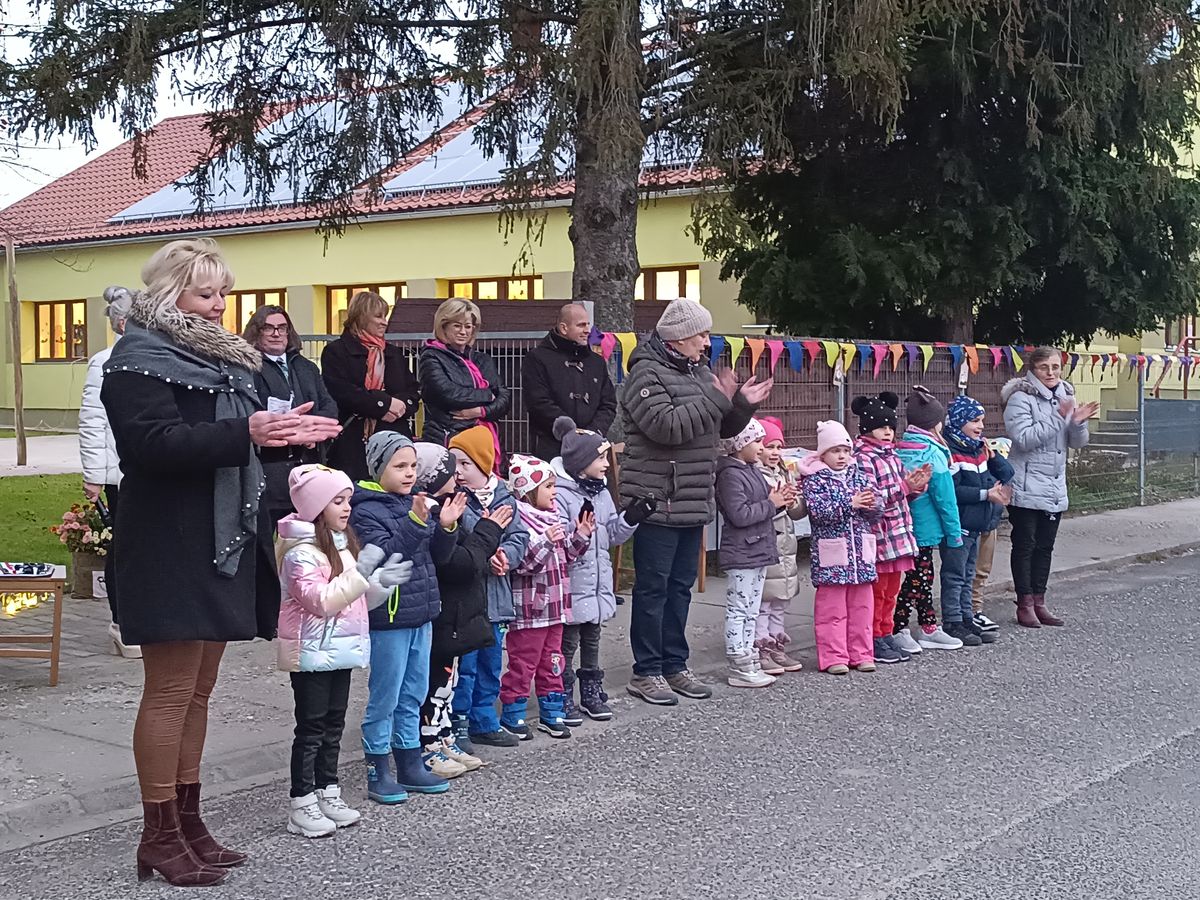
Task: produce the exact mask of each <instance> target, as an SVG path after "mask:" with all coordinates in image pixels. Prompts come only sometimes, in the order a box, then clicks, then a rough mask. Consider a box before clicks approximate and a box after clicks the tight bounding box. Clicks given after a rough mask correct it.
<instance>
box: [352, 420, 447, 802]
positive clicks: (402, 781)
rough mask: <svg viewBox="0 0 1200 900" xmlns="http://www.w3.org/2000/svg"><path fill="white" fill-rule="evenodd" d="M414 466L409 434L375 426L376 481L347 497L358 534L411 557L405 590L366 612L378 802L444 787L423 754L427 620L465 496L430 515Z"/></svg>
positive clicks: (372, 765)
mask: <svg viewBox="0 0 1200 900" xmlns="http://www.w3.org/2000/svg"><path fill="white" fill-rule="evenodd" d="M416 467H417V454H416V450H415V449H414V448H413V443H412V441H410V440H409V439H408V438H406V437H404V436H403V435H402V434H399V433H398V432H394V431H381V432H376V433H375V434H374V435H372V436H371V440H369V441H368V442H367V468H368V471H370V473H371V475H372V477H374V478H375V482H373V483H372V482H361V483H360V484H359V486H358V489H357V490H355V492H354V495H353V496H352V497H351V498H350V503H351V506H352V507H353V511H352V512H351V514H350V525H351V527H352V528H353V529H354V531H355V532H356V533H357V534H358V536H359V539H360V540H362V541H363V542H364V543H370V544H374V545H375V546H377V547H379V548H381V549H382V550H383V551H384V552H385V553H386V554H389V555H390V554H393V553H400V554H402V555H403V557H404V558H405V559H407V560H409V561H411V562H412V564H413V573H412V580H411V581H410V582H409V583H408V584H407V585H405V586H404V590H403V591H401V590H399V589H397V590H395V591H393V592H392V594H391V595H390V596H389V597H388V599H387V601H386V602H384V603H383V604H382V605H380V606H379V607H377V608H375V609H373V610H371V613H370V624H371V674H370V678H369V679H368V688H369V692H370V693H369V696H368V699H367V709H366V713H365V714H364V716H363V725H362V733H363V751H364V752H365V754H366V757H367V796H368V797H370V798H371V799H372V800H374V801H376V802H377V803H400V802H402V801H404V800H406V799H408V798H407V794H406V793H405V792H406V791H415V792H418V793H441V792H443V791H445V790H446V789H447V788H448V787H449V783H448V782H447V781H446V780H445V779H444V778H439V777H437V776H435V775H433V774H432V773H431V772H430V771H429V770H428V769H427V768H426V767H425V763H424V761H423V760H422V758H421V756H422V754H421V705H422V703H424V701H425V695H426V693H427V691H428V689H429V652H430V644H431V641H432V638H433V625H432V623H433V620H434V619H436V618H437V616H438V613H439V612H440V610H441V602H440V599H439V595H438V586H437V573H436V569H435V564H436V563H438V562H446V561H447V560H449V558H450V555H451V554H452V553H453V552H454V547H455V543H456V542H457V537H456V535H455V531H456V529H457V527H458V519H459V517H460V516H461V515H462V512H463V509H464V508H465V507H466V500H465V498H456V499H455V500H454V501H451V502H446V503H443V504H442V505H441V507H440V512H439V514H438V518H437V519H431V518H430V511H429V501H428V499H427V498H426V497H425V495H423V494H420V495H416V496H414V495H413V493H412V490H413V484H414V483H415V482H416V477H417V468H416ZM389 750H390V751H391V753H392V756H393V757H394V758H395V762H396V778H395V779H393V778H392V776H391V772H390V768H389V757H388V752H389Z"/></svg>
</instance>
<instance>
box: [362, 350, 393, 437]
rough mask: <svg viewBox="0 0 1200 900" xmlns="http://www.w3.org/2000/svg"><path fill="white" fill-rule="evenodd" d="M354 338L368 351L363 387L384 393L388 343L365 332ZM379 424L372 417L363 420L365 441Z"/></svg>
mask: <svg viewBox="0 0 1200 900" xmlns="http://www.w3.org/2000/svg"><path fill="white" fill-rule="evenodd" d="M354 336H355V337H356V338H358V342H359V343H360V344H362V345H363V347H365V348H366V350H367V375H366V378H365V379H363V387H365V388H366V389H367V390H368V391H382V390H383V385H384V375H385V366H384V361H383V351H384V349H385V348H386V347H387V342H386V341H384V339H383V338H381V337H376V336H375V335H373V334H367V333H366V332H365V331H356V332H354ZM378 424H379V423H378V422H377V421H376V420H375V419H372V418H370V417H365V418H364V419H363V441H367V440H370V438H371V435H372V434H374V433H375V428H376V426H378Z"/></svg>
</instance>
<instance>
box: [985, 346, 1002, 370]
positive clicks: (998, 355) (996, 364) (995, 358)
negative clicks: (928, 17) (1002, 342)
mask: <svg viewBox="0 0 1200 900" xmlns="http://www.w3.org/2000/svg"><path fill="white" fill-rule="evenodd" d="M988 349H989V350H991V351H992V368H993V369H998V368H1000V360H1002V359H1004V351H1003V350H1001V349H1000V348H999V347H989V348H988Z"/></svg>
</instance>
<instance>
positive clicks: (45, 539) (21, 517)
mask: <svg viewBox="0 0 1200 900" xmlns="http://www.w3.org/2000/svg"><path fill="white" fill-rule="evenodd" d="M83 500H84V496H83V482H82V480H81V478H80V476H79V475H19V476H12V477H10V478H0V522H2V523H3V532H0V533H2V534H3V538H0V559H2V560H4V561H5V562H48V563H57V564H59V565H65V564H66V563H67V561H68V560H69V558H70V556H71V554H70V553H68V552H67V548H66V547H64V546H63V545H62V544H60V543H59V541H58V536H57V535H54V534H51V533H50V526H51V525H57V524H58V523H59V522H61V521H62V514H63V513H64V512H66V511H67V510H68V509H70V508H71V504H72V503H81V502H82V501H83Z"/></svg>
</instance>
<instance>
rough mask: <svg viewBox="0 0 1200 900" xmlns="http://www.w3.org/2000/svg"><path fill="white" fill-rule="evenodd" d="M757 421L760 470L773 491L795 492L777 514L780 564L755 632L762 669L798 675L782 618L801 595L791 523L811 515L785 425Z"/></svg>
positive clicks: (771, 572) (771, 571)
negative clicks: (789, 456) (787, 455)
mask: <svg viewBox="0 0 1200 900" xmlns="http://www.w3.org/2000/svg"><path fill="white" fill-rule="evenodd" d="M758 421H759V423H760V424H761V425H762V427H763V448H762V452H761V453H759V456H758V469H759V471H760V472H762V473H763V477H764V478H766V479H767V484H768V485H769V486H770V487H771V489H772V490H785V489H787V488H791V490H792V491H794V492H795V494H794V496H795V499H794V500H793V501H792V503H791V505H790V506H788V507H787V508H786V509H781V510H779V511H778V512H777V513H776V515H775V521H774V526H775V546H776V548H777V549H778V550H779V562H778V563H776V564H775V565H773V566H768V567H767V580H766V582H765V583H764V584H763V595H762V605H761V606H760V607H759V610H758V622H757V624H756V627H755V631H754V638H755V640H754V646H755V647H756V648H757V649H758V664H759V667H760V668H761V669H762V670H763V671H764V672H766V673H767V674H768V675H782V674H783V673H784V672H799V671H800V669H802V668H803V666H802V665H801V664H800V660H798V659H793V658H792V657H791V656H789V655H788V654H787V652H786V650H785V648H786V647H787V645H788V644H790V643H791V641H792V639H791V638H790V637H789V636H788V633H787V629H786V627H785V626H784V621H783V618H784V616H785V615H786V614H787V611H788V608H789V607H790V606H791V605H792V598H794V597H795V596H796V595H797V594H799V593H800V564H799V563H798V562H797V561H796V554H797V551H798V550H799V544H798V542H797V541H796V531H795V528H794V527H793V525H792V523H793V522H794V521H796V520H798V519H803V518H804V517H805V516H806V515H808V507H806V506H805V505H804V495H803V494H802V493H801V492H800V485H799V479H798V478H797V477H796V474H795V470H794V469H793V468H791V467H789V466H788V464H787V463H785V462H784V460H783V446H784V442H783V423H782V422H781V421H779V419H776V418H772V417H769V416H763V417H761V418H760V419H759V420H758Z"/></svg>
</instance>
